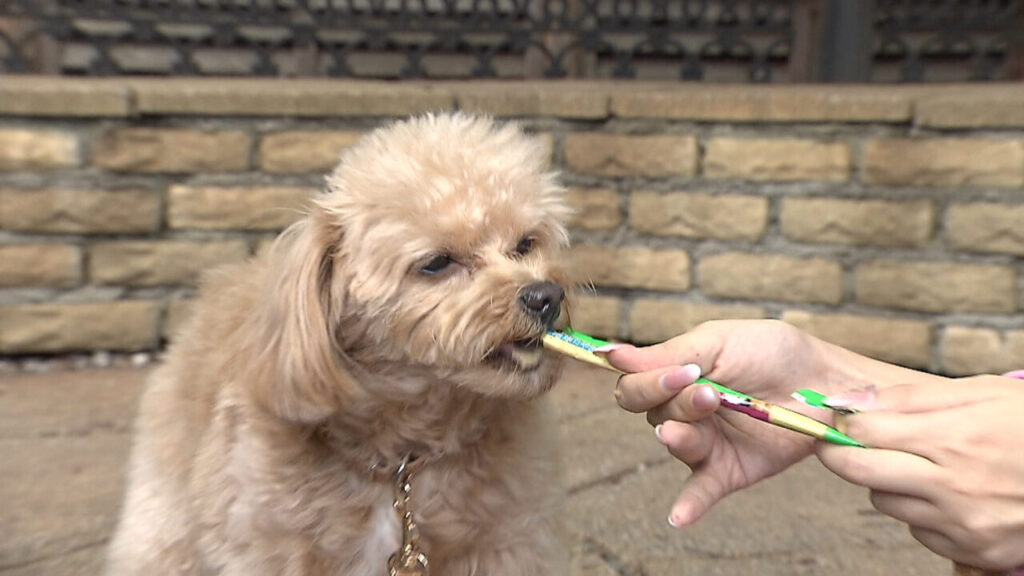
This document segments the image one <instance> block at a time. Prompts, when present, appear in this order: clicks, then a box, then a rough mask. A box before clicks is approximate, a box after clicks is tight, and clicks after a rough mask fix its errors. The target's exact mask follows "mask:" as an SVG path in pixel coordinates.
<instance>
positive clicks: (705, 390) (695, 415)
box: [647, 384, 721, 425]
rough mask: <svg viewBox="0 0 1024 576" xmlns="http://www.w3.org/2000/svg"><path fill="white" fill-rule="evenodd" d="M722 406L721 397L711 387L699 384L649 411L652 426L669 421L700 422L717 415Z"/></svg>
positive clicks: (648, 415) (648, 417) (649, 420)
mask: <svg viewBox="0 0 1024 576" xmlns="http://www.w3.org/2000/svg"><path fill="white" fill-rule="evenodd" d="M720 405H721V396H720V395H719V394H718V391H716V390H715V389H714V388H712V387H711V386H708V385H706V384H699V385H696V386H690V387H688V388H685V389H684V390H683V391H682V392H680V393H679V394H677V395H676V396H675V397H674V398H672V399H670V400H669V401H668V402H665V403H664V404H661V405H660V406H656V407H654V408H651V409H650V410H648V411H647V421H648V422H650V423H651V424H652V425H657V424H661V423H663V422H666V421H668V420H675V421H676V422H698V421H701V420H704V419H706V418H708V417H709V416H711V415H712V414H714V413H715V411H716V410H718V407H719V406H720Z"/></svg>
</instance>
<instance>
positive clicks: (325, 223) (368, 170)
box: [108, 114, 568, 576]
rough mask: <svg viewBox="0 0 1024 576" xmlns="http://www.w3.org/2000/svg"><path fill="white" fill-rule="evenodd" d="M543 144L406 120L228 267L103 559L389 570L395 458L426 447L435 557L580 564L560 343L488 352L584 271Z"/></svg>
mask: <svg viewBox="0 0 1024 576" xmlns="http://www.w3.org/2000/svg"><path fill="white" fill-rule="evenodd" d="M544 156H545V155H544V152H543V148H542V147H541V146H540V145H538V144H537V143H536V142H535V141H534V140H533V139H531V138H529V137H527V136H525V135H524V134H523V133H522V132H521V130H520V129H519V128H517V127H516V126H514V125H499V124H496V123H494V122H492V121H490V120H488V119H484V118H476V117H471V116H468V115H462V114H453V115H438V116H433V115H428V116H423V117H418V118H413V119H410V120H408V121H405V122H400V123H395V124H393V125H390V126H387V127H384V128H382V129H380V130H377V131H375V132H373V133H371V134H369V135H367V136H366V137H364V138H363V140H361V141H360V143H359V144H357V145H356V146H355V147H353V148H352V149H350V150H348V151H347V152H345V153H344V154H343V155H342V159H341V162H340V164H339V166H338V168H337V169H336V170H335V171H334V172H333V174H331V175H330V177H329V178H328V180H327V186H326V190H325V191H324V193H322V194H321V195H320V196H319V197H318V198H317V199H316V200H315V202H314V203H313V206H312V209H311V210H310V212H309V214H308V215H307V216H306V217H305V218H304V219H303V220H301V221H300V222H298V223H296V224H295V225H293V226H292V227H290V228H289V229H288V230H286V231H285V232H284V233H283V234H282V235H281V236H280V238H279V239H278V240H277V241H276V243H275V245H274V246H273V247H272V248H271V249H270V250H267V251H265V253H263V254H261V255H260V256H258V257H257V258H255V259H254V260H253V261H251V262H248V263H245V264H241V265H235V266H231V267H228V268H225V269H222V270H220V271H218V272H216V273H215V274H214V275H212V277H211V278H210V279H209V281H208V282H207V283H206V285H205V286H204V289H203V291H202V294H201V297H200V298H199V299H198V300H197V302H196V304H195V307H194V314H193V319H192V320H191V322H190V323H189V325H188V326H186V328H185V329H184V330H183V331H182V333H181V334H180V335H178V337H177V338H176V341H175V343H174V344H173V346H172V347H171V350H170V352H169V354H168V358H167V362H166V363H165V364H164V365H163V366H162V367H161V368H159V369H158V370H157V371H155V372H154V374H153V375H152V377H151V379H150V381H149V383H148V385H147V390H146V392H145V394H144V396H143V400H142V404H141V407H140V413H139V417H138V421H137V425H136V426H137V430H136V437H135V443H134V446H133V452H132V458H131V463H130V471H129V486H128V492H127V495H126V499H125V504H124V509H123V513H122V518H121V521H120V524H119V526H118V529H117V532H116V535H115V538H114V540H113V542H112V544H111V549H110V559H109V566H108V570H109V573H110V574H111V575H114V576H120V575H128V574H143V575H146V576H154V575H158V574H159V575H165V574H166V575H170V574H187V575H207V574H219V575H225V576H226V575H245V576H254V575H261V574H267V575H296V576H297V575H327V574H331V575H342V574H344V575H352V576H364V575H365V576H370V575H373V576H379V575H381V574H384V573H385V562H386V560H387V558H388V556H389V555H390V554H391V553H392V552H394V551H395V550H396V549H397V548H398V546H399V543H400V531H399V526H398V521H397V517H396V515H395V513H394V511H393V510H392V509H391V503H392V488H393V487H392V482H391V481H390V479H389V478H388V475H387V474H386V473H382V472H386V471H387V470H392V469H393V468H394V467H395V466H397V463H398V462H399V461H401V460H402V459H403V458H406V457H408V456H409V455H413V456H415V457H417V458H419V460H420V462H422V467H421V469H420V470H419V471H418V472H417V474H416V476H415V478H414V482H413V493H412V502H413V512H414V514H415V518H416V520H417V522H418V524H419V526H420V531H421V536H420V537H421V542H422V546H423V548H424V549H425V550H426V551H427V553H428V554H429V558H430V563H431V572H432V573H433V574H435V575H441V576H462V575H470V574H476V575H500V576H516V575H538V574H560V573H563V568H564V567H563V566H562V565H561V564H560V562H561V561H562V560H564V558H562V552H563V548H562V547H561V545H560V543H559V539H558V534H557V532H558V530H557V529H556V524H557V522H556V517H557V513H558V512H557V506H558V501H559V494H558V488H559V486H560V481H559V479H558V477H557V476H556V474H555V469H556V465H555V464H556V462H557V459H558V458H557V456H558V455H557V451H556V442H555V440H554V437H553V435H554V433H555V432H554V428H553V426H552V422H551V418H550V415H549V414H548V413H547V412H546V409H545V404H544V402H543V401H542V400H543V399H542V398H540V395H541V394H542V393H543V392H544V391H546V390H547V389H548V388H549V387H550V386H551V385H552V384H553V383H554V381H555V379H556V378H557V375H558V371H559V362H558V360H557V359H556V358H552V357H548V356H545V357H544V359H543V360H542V361H541V363H540V365H539V366H538V367H536V368H533V367H530V368H531V369H521V368H517V367H516V366H515V365H512V364H510V363H509V362H503V363H502V362H494V361H492V360H493V358H492V356H493V354H494V353H495V352H496V351H500V350H501V349H502V346H503V345H507V343H509V342H512V341H516V340H521V339H524V338H528V337H531V336H535V335H537V334H539V333H540V332H541V331H542V330H543V329H544V327H543V326H540V325H539V324H538V321H537V320H536V318H534V317H532V316H531V315H529V314H526V313H525V312H524V310H523V308H522V306H521V305H520V304H519V302H518V295H519V293H520V290H521V289H522V288H523V287H524V286H526V285H529V284H531V283H534V282H538V281H551V282H555V283H558V284H559V285H561V286H566V285H567V277H566V272H565V270H564V268H563V264H562V262H561V261H560V253H561V250H562V249H563V248H564V247H565V246H566V245H567V242H568V238H567V234H566V232H565V229H564V227H563V220H564V218H565V216H566V214H567V208H566V205H565V203H564V198H563V190H562V188H560V187H559V186H558V185H557V183H556V181H555V178H554V176H553V175H552V174H550V173H548V172H546V161H545V157H544ZM524 237H528V238H531V239H532V240H533V243H532V246H531V249H530V251H529V252H527V253H526V254H519V253H517V252H516V246H517V243H519V242H520V241H521V240H522V239H523V238H524ZM439 254H449V255H451V257H452V259H453V261H454V263H453V264H451V265H450V266H449V267H448V268H446V269H445V270H444V271H442V272H441V273H439V274H435V275H428V274H424V273H422V272H421V269H422V267H423V266H424V265H425V263H427V262H429V261H430V260H431V259H432V258H433V257H435V256H437V255H439ZM374 466H376V467H377V469H376V470H374V469H373V467H374Z"/></svg>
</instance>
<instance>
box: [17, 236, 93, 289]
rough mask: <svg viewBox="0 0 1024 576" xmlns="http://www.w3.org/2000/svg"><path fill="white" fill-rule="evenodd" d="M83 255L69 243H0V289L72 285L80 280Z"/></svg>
mask: <svg viewBox="0 0 1024 576" xmlns="http://www.w3.org/2000/svg"><path fill="white" fill-rule="evenodd" d="M81 262H82V257H81V254H80V251H79V249H78V247H77V246H72V245H70V244H13V245H8V246H0V288H7V287H11V286H62V287H63V286H74V285H76V284H78V283H79V281H80V279H81V266H82V264H81Z"/></svg>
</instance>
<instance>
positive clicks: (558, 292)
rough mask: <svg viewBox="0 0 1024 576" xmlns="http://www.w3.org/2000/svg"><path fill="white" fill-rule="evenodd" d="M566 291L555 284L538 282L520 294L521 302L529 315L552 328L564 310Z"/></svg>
mask: <svg viewBox="0 0 1024 576" xmlns="http://www.w3.org/2000/svg"><path fill="white" fill-rule="evenodd" d="M564 299H565V290H562V287H561V286H559V285H558V284H555V283H554V282H536V283H534V284H530V285H529V286H527V287H525V288H523V289H522V291H520V292H519V301H520V302H521V303H522V304H523V307H524V308H526V311H527V312H528V313H529V314H532V315H534V316H536V317H537V318H538V319H540V321H541V322H543V323H544V325H545V326H550V325H551V323H552V322H554V321H555V320H556V319H557V318H558V313H559V312H560V311H561V309H562V300H564Z"/></svg>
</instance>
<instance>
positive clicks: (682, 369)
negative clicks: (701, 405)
mask: <svg viewBox="0 0 1024 576" xmlns="http://www.w3.org/2000/svg"><path fill="white" fill-rule="evenodd" d="M697 378H700V367H699V366H697V365H696V364H686V365H684V366H672V367H669V368H663V369H661V370H652V371H650V372H642V373H639V374H626V375H624V376H621V377H620V378H619V381H618V383H617V384H616V387H615V399H616V401H618V403H619V406H621V407H622V408H623V409H624V410H627V411H629V412H646V411H647V410H650V409H651V408H654V407H655V406H660V405H661V404H664V403H665V402H668V401H669V400H671V399H672V398H674V397H675V396H676V395H677V394H679V392H680V391H682V390H683V389H684V388H686V387H687V386H689V385H690V384H693V383H694V382H695V381H696V380H697Z"/></svg>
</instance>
